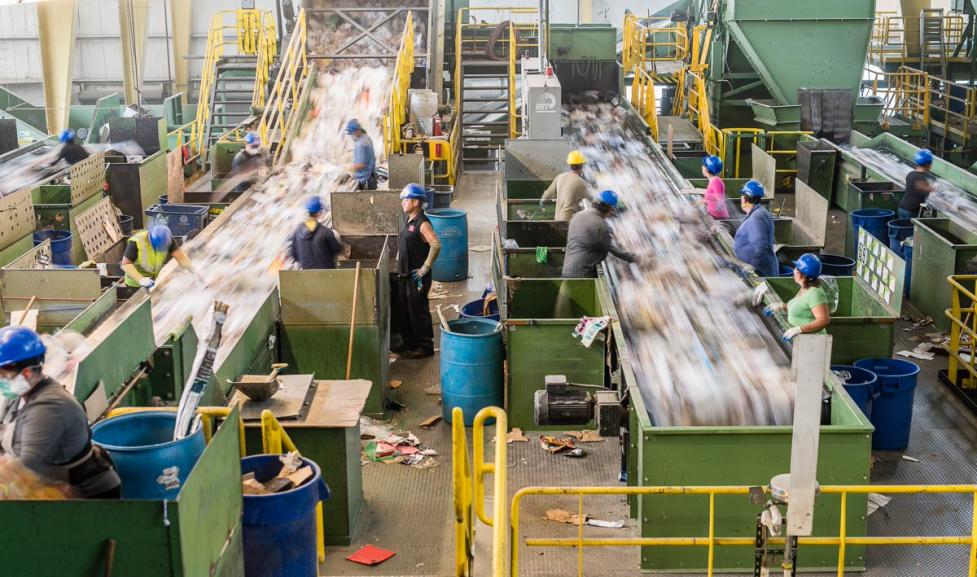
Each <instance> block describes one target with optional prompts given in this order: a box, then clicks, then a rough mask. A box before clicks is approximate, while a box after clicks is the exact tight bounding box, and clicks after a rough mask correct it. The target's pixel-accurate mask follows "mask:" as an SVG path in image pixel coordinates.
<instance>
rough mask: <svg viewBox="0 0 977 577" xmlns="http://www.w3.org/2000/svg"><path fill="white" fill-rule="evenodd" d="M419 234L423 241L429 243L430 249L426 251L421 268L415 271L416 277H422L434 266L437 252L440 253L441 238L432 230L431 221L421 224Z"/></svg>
mask: <svg viewBox="0 0 977 577" xmlns="http://www.w3.org/2000/svg"><path fill="white" fill-rule="evenodd" d="M421 236H422V237H424V242H426V243H427V244H428V245H430V247H431V250H430V251H429V252H428V253H427V259H426V260H425V261H424V264H423V265H421V268H419V269H417V271H415V274H416V277H417V278H423V277H424V275H426V274H427V273H429V272H431V267H433V266H434V261H435V260H437V258H438V254H440V253H441V239H439V238H438V235H437V233H435V232H434V227H433V226H431V223H429V222H425V223H423V224H421Z"/></svg>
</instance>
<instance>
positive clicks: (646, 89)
mask: <svg viewBox="0 0 977 577" xmlns="http://www.w3.org/2000/svg"><path fill="white" fill-rule="evenodd" d="M631 105H632V106H634V109H635V110H637V111H638V114H640V115H641V118H643V119H644V121H645V123H646V124H647V125H648V129H649V130H650V131H651V137H652V138H653V139H654V140H655V141H657V140H658V101H657V99H656V98H655V79H654V77H653V76H652V75H651V74H648V73H647V72H645V71H644V70H642V69H641V68H635V69H634V80H633V81H632V82H631Z"/></svg>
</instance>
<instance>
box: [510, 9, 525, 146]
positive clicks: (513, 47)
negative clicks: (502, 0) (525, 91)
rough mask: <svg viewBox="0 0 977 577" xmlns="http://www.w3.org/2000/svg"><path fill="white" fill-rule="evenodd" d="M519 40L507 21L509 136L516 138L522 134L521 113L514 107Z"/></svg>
mask: <svg viewBox="0 0 977 577" xmlns="http://www.w3.org/2000/svg"><path fill="white" fill-rule="evenodd" d="M518 58H519V42H518V33H517V32H516V29H515V27H514V26H513V24H512V23H511V22H510V23H509V138H510V139H516V138H519V136H520V135H521V134H522V131H521V130H520V127H519V122H520V120H521V119H522V115H521V114H520V113H519V110H518V109H517V108H516V89H517V86H518V83H517V82H516V78H517V74H518V70H519V62H518Z"/></svg>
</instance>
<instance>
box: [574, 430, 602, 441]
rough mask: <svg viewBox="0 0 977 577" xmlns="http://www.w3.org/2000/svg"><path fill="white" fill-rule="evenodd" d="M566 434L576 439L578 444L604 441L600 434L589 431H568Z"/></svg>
mask: <svg viewBox="0 0 977 577" xmlns="http://www.w3.org/2000/svg"><path fill="white" fill-rule="evenodd" d="M566 434H567V435H569V436H571V437H573V438H574V439H576V440H577V442H578V443H603V442H604V441H605V439H604V437H601V436H600V433H598V432H597V431H594V430H591V429H584V430H583V431H568V432H567V433H566Z"/></svg>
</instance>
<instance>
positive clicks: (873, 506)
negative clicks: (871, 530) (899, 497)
mask: <svg viewBox="0 0 977 577" xmlns="http://www.w3.org/2000/svg"><path fill="white" fill-rule="evenodd" d="M890 501H892V497H886V496H885V495H881V494H879V493H869V494H868V513H867V515H871V514H872V513H874V512H876V511H878V510H879V509H881V508H882V507H885V506H886V505H888V504H889V502H890Z"/></svg>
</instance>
